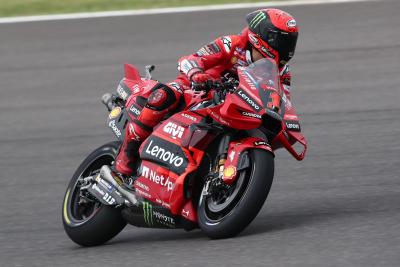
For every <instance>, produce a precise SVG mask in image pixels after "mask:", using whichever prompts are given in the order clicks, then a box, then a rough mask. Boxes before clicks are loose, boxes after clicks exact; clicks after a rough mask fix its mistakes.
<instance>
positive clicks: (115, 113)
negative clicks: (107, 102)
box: [108, 107, 121, 120]
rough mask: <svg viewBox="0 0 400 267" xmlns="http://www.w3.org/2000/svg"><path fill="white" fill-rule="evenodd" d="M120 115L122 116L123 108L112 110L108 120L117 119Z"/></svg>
mask: <svg viewBox="0 0 400 267" xmlns="http://www.w3.org/2000/svg"><path fill="white" fill-rule="evenodd" d="M119 114H121V108H120V107H116V108H114V109H113V110H111V112H110V114H109V115H108V118H110V120H112V119H115V118H116V117H118V115H119Z"/></svg>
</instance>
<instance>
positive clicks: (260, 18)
mask: <svg viewBox="0 0 400 267" xmlns="http://www.w3.org/2000/svg"><path fill="white" fill-rule="evenodd" d="M266 18H267V17H266V16H265V14H264V12H262V11H260V12H259V13H258V14H257V15H256V16H255V17H254V18H253V19H252V20H251V21H250V27H252V28H255V27H257V25H258V24H260V22H261V21H263V20H264V19H266Z"/></svg>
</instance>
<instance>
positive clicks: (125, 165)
mask: <svg viewBox="0 0 400 267" xmlns="http://www.w3.org/2000/svg"><path fill="white" fill-rule="evenodd" d="M250 63H252V59H251V46H250V43H249V41H248V29H247V28H245V29H244V30H243V31H242V33H241V34H239V35H229V36H223V37H221V38H218V39H216V40H215V41H214V42H211V43H209V44H207V45H205V46H203V47H202V48H200V50H198V51H197V52H196V53H195V54H192V55H189V56H183V57H181V58H180V59H179V62H178V70H179V71H180V73H181V74H180V75H179V76H178V77H177V78H176V79H175V80H174V81H172V82H170V83H168V85H164V84H161V83H159V84H157V85H156V86H155V87H154V88H153V90H152V93H151V95H150V96H149V98H148V100H147V103H146V105H145V106H144V107H143V109H142V110H141V113H140V115H139V116H138V117H137V118H136V120H134V121H132V122H129V125H128V127H126V133H125V139H124V142H123V144H122V147H121V150H120V153H119V154H118V156H117V158H116V161H115V169H116V170H117V171H118V172H120V173H122V174H124V175H131V174H132V171H133V169H132V168H133V163H134V161H135V157H137V151H138V149H139V145H140V143H141V142H142V141H143V140H144V139H145V138H147V136H149V135H150V133H151V132H152V129H153V127H154V126H156V125H157V124H158V123H159V122H160V121H161V120H162V118H163V117H164V116H165V115H166V114H167V113H168V112H171V111H173V110H174V109H175V108H176V107H177V105H178V102H179V100H180V98H181V97H182V95H183V91H185V90H190V89H191V88H190V77H191V76H192V75H193V74H195V73H197V72H205V73H207V74H209V75H210V76H212V77H213V78H214V79H217V80H218V79H220V77H222V76H224V75H226V74H228V75H233V76H237V68H238V67H239V66H247V65H249V64H250ZM280 75H281V82H282V85H283V87H284V88H283V89H284V91H285V93H286V96H287V97H288V98H290V91H289V87H290V80H291V74H290V71H289V66H288V65H284V66H282V67H281V68H280Z"/></svg>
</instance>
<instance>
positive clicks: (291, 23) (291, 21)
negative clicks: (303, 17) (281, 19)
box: [286, 19, 297, 28]
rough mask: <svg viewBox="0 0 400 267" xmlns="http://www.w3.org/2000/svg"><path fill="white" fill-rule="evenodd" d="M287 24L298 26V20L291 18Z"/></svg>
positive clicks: (290, 26) (291, 26)
mask: <svg viewBox="0 0 400 267" xmlns="http://www.w3.org/2000/svg"><path fill="white" fill-rule="evenodd" d="M286 25H287V26H288V27H289V28H293V27H296V26H297V23H296V20H294V19H291V20H289V21H288V22H287V23H286Z"/></svg>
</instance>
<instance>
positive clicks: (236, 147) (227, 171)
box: [222, 137, 273, 184]
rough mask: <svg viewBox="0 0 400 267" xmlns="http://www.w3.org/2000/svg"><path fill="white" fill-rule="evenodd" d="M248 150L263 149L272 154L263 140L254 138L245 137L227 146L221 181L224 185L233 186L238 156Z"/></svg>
mask: <svg viewBox="0 0 400 267" xmlns="http://www.w3.org/2000/svg"><path fill="white" fill-rule="evenodd" d="M249 149H263V150H266V151H268V152H271V153H273V151H272V148H271V146H270V145H269V144H268V143H267V142H265V141H264V140H262V139H260V138H256V137H247V138H243V139H241V140H236V141H234V142H231V143H230V144H229V150H228V157H227V159H226V161H225V164H224V173H223V178H222V179H223V180H224V182H225V183H226V184H233V183H234V182H235V181H236V178H237V173H238V172H237V168H238V163H239V160H240V156H241V155H242V154H243V152H244V151H246V150H249Z"/></svg>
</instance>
